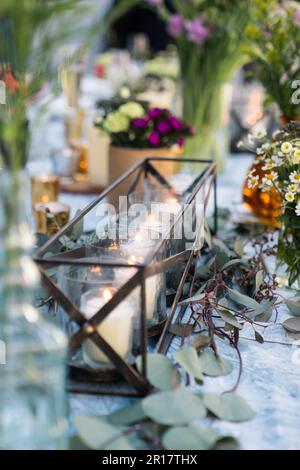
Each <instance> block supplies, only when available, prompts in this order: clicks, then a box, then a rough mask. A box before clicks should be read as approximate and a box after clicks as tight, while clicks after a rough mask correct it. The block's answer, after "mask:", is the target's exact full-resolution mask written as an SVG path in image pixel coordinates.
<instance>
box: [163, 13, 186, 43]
mask: <svg viewBox="0 0 300 470" xmlns="http://www.w3.org/2000/svg"><path fill="white" fill-rule="evenodd" d="M167 28H168V33H169V34H170V35H171V36H173V37H175V38H176V37H177V36H179V35H180V34H181V33H182V31H183V29H184V18H183V16H181V15H180V14H179V13H176V14H175V15H172V16H171V17H170V20H169V23H168V27H167Z"/></svg>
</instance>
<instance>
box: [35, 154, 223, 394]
mask: <svg viewBox="0 0 300 470" xmlns="http://www.w3.org/2000/svg"><path fill="white" fill-rule="evenodd" d="M170 160H171V161H173V162H177V163H178V164H180V163H182V159H178V158H173V159H170V158H163V157H155V158H154V157H153V158H151V157H149V158H145V159H143V160H141V161H139V162H138V163H137V164H136V165H134V166H132V167H131V168H130V169H129V170H128V171H127V172H126V173H124V174H123V175H122V176H121V177H120V178H119V179H118V180H116V181H115V182H114V183H113V184H112V185H111V186H110V187H109V188H107V189H106V190H105V191H104V192H103V193H102V194H100V195H99V196H98V197H97V198H96V199H95V200H94V201H93V202H92V203H91V204H90V205H88V206H87V207H86V208H85V209H83V210H82V211H81V212H80V214H78V215H77V216H75V218H74V219H73V220H71V221H70V222H69V223H68V224H67V225H66V226H65V227H63V228H62V229H61V230H60V231H59V232H58V233H57V234H55V235H54V236H53V237H52V238H51V239H49V240H48V241H47V242H46V243H45V244H44V245H43V246H42V247H41V248H39V249H38V250H37V252H36V254H35V257H34V259H35V261H36V262H37V264H38V267H39V269H40V272H41V276H42V282H43V284H44V287H45V288H46V290H47V291H48V292H49V294H50V295H51V296H52V297H53V299H54V300H55V301H56V303H57V304H58V305H60V306H61V307H62V308H63V309H64V311H65V312H66V313H67V315H68V317H69V318H70V321H72V322H74V324H76V325H77V326H76V330H75V331H74V332H73V333H72V335H71V337H70V344H69V349H70V359H69V366H70V381H69V386H68V389H69V390H70V391H72V392H77V393H92V394H110V395H126V396H144V395H146V394H147V393H149V392H150V391H151V385H150V383H149V382H148V380H147V350H148V337H149V336H154V335H155V334H158V333H159V334H160V338H159V341H158V344H157V348H158V350H159V351H160V352H163V353H165V352H166V351H167V348H168V345H169V343H170V335H169V333H168V331H169V327H170V324H171V323H172V322H173V320H174V317H175V314H176V312H177V311H178V309H177V307H178V303H179V300H180V297H181V295H182V291H183V286H184V283H185V280H186V277H187V275H188V273H189V271H190V268H191V266H192V264H193V262H194V260H195V258H196V255H197V254H198V252H199V250H200V248H199V247H197V246H195V245H192V246H191V247H190V248H187V249H184V250H183V251H181V252H179V253H175V254H172V255H171V256H166V257H164V258H163V259H159V260H158V261H157V260H156V258H155V255H156V254H157V253H158V252H159V251H160V250H161V249H162V248H163V247H164V245H165V244H166V239H167V236H163V237H162V238H161V239H160V240H159V241H158V243H157V244H156V246H155V248H154V250H153V252H151V253H150V254H149V256H147V257H146V258H145V260H144V261H143V262H142V263H136V264H134V263H131V264H130V268H131V269H132V268H133V269H134V274H133V275H131V276H130V277H129V278H128V279H127V280H126V282H125V283H124V284H123V285H121V286H120V287H119V288H118V290H117V291H116V292H115V294H114V295H113V296H112V298H110V299H109V300H108V301H107V302H106V303H105V304H104V305H103V306H101V307H100V308H99V309H97V311H96V313H95V314H93V315H92V316H91V317H90V318H87V317H86V315H85V313H84V312H83V311H82V309H81V308H80V306H78V305H76V304H75V303H74V302H73V299H72V298H70V296H69V295H68V293H67V292H65V291H64V289H63V288H62V286H60V285H59V284H58V282H57V278H55V276H54V277H53V275H52V274H50V269H51V273H53V268H56V270H58V269H59V267H60V266H74V267H75V266H77V267H85V268H89V267H95V266H99V267H100V268H102V269H106V268H114V269H119V268H122V269H123V268H127V267H128V263H125V262H123V261H122V260H121V261H120V260H114V259H108V260H107V259H102V258H101V257H91V256H90V254H89V253H88V250H87V247H86V246H85V244H84V242H83V243H82V244H81V245H80V246H71V249H64V251H60V250H58V249H57V246H58V244H59V242H60V241H61V240H64V238H65V237H67V236H68V235H69V234H70V233H71V232H72V231H74V229H76V227H78V226H79V225H81V226H82V224H83V220H84V218H85V217H87V216H89V215H90V214H91V213H93V211H95V209H96V208H97V206H98V205H99V204H101V203H103V201H105V200H106V201H107V200H110V199H114V197H115V195H116V194H118V193H119V194H125V195H126V197H127V198H128V197H129V196H130V194H132V193H133V192H134V191H135V190H136V189H137V188H140V187H141V186H142V187H144V186H145V184H146V183H147V182H149V179H152V180H153V181H155V184H157V185H159V187H161V188H167V189H168V190H170V191H171V192H173V193H175V192H176V190H175V188H174V187H173V186H172V185H171V184H170V183H169V181H168V180H167V178H166V177H165V175H164V174H163V172H162V171H160V170H159V169H158V166H159V168H160V169H161V166H162V165H163V164H164V162H166V163H168V162H170ZM184 163H186V164H189V166H190V167H191V168H192V169H193V179H192V183H191V184H190V185H189V187H188V188H187V189H186V190H185V191H184V195H185V196H186V199H185V201H186V204H185V205H184V207H182V209H181V210H180V212H179V213H178V215H177V216H176V220H174V221H172V224H173V225H172V226H171V227H170V231H171V230H172V229H173V228H174V226H175V224H176V223H178V221H179V220H180V219H182V218H183V217H184V213H185V211H186V210H187V208H188V207H190V205H191V204H193V201H195V198H196V197H197V195H199V193H200V192H202V201H203V206H204V208H205V209H206V207H207V206H208V201H209V197H210V195H211V193H212V191H211V189H212V188H213V190H214V191H213V210H214V212H213V214H214V230H215V231H216V230H217V203H216V164H215V163H214V162H213V161H206V160H194V159H185V160H184ZM124 188H125V189H124ZM112 196H113V197H112ZM83 231H84V229H83ZM166 235H167V234H166ZM180 262H184V263H185V267H184V270H183V273H182V276H181V279H180V282H179V284H178V286H177V288H176V293H175V297H174V298H173V302H172V306H171V308H170V309H168V311H167V317H166V320H165V321H164V322H163V323H162V324H161V325H158V326H156V327H154V331H152V332H151V331H150V334H149V331H147V320H146V313H145V309H146V281H147V279H148V278H150V277H151V276H154V275H155V274H158V273H163V272H166V271H167V270H168V269H170V268H172V267H174V266H175V267H176V266H177V265H178V263H180ZM54 271H55V269H54ZM137 287H139V305H140V311H139V328H138V335H139V355H140V366H139V368H137V367H136V364H135V363H129V362H127V361H126V360H125V359H124V357H121V355H120V354H118V352H116V350H115V349H114V348H113V347H112V346H111V345H110V344H109V342H108V341H107V340H105V338H104V337H103V336H102V335H101V334H100V333H99V331H98V329H97V328H98V327H99V325H101V323H102V322H103V321H104V320H105V319H107V318H109V316H110V315H111V314H112V312H113V311H114V309H116V307H117V306H118V305H119V304H120V303H121V302H122V301H124V299H125V298H127V297H128V296H129V295H130V294H131V293H132V292H133V291H134V290H135V289H136V288H137ZM178 318H179V319H180V318H181V317H180V314H179V316H177V320H176V321H178ZM86 340H91V341H92V343H93V344H94V345H95V346H96V347H97V348H99V350H101V351H102V352H103V353H104V354H105V356H107V358H108V359H109V360H110V362H111V364H112V367H106V368H102V369H92V368H90V367H87V366H85V365H84V364H82V363H78V362H76V360H74V359H73V358H74V355H75V354H76V351H78V350H79V349H80V348H81V346H82V344H83V343H84V342H85V341H86Z"/></svg>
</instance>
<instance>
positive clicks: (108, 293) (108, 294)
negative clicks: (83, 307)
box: [103, 289, 112, 302]
mask: <svg viewBox="0 0 300 470" xmlns="http://www.w3.org/2000/svg"><path fill="white" fill-rule="evenodd" d="M103 298H104V300H105V302H109V301H110V299H112V293H111V291H110V290H109V289H104V292H103Z"/></svg>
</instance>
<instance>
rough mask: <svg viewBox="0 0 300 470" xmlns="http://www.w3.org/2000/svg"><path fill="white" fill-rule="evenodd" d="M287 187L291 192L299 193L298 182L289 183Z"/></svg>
mask: <svg viewBox="0 0 300 470" xmlns="http://www.w3.org/2000/svg"><path fill="white" fill-rule="evenodd" d="M287 189H288V191H289V192H290V193H297V192H298V191H299V186H298V185H297V184H289V185H288V187H287Z"/></svg>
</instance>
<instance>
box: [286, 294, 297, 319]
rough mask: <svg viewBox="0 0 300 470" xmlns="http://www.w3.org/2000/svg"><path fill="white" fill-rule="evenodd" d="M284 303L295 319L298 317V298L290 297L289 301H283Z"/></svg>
mask: <svg viewBox="0 0 300 470" xmlns="http://www.w3.org/2000/svg"><path fill="white" fill-rule="evenodd" d="M285 303H286V306H287V308H288V309H289V311H290V312H291V314H292V315H294V316H295V317H299V316H300V296H299V295H297V296H296V297H292V298H291V299H285Z"/></svg>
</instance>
